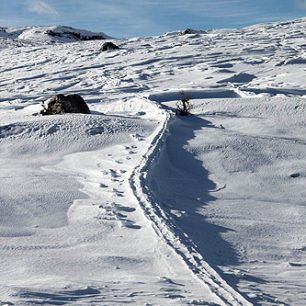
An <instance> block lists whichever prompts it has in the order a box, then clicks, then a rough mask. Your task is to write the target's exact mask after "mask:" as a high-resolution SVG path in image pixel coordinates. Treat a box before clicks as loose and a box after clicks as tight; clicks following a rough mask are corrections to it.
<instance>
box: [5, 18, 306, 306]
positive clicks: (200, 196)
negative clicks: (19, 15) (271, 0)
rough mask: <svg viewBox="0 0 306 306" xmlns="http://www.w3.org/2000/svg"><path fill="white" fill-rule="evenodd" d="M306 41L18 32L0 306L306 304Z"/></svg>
mask: <svg viewBox="0 0 306 306" xmlns="http://www.w3.org/2000/svg"><path fill="white" fill-rule="evenodd" d="M46 31H53V32H55V33H59V35H55V36H52V35H51V36H50V35H46ZM305 31H306V20H305V19H299V20H296V21H288V22H282V23H274V24H260V25H255V26H252V27H248V28H245V29H241V30H236V29H233V30H231V29H224V30H211V31H208V32H201V31H193V32H192V33H190V34H187V35H181V33H180V32H177V33H176V32H173V33H167V34H165V35H162V36H159V37H147V38H133V39H129V40H120V41H118V42H119V44H120V49H119V50H116V51H110V52H100V51H99V49H100V47H101V46H100V44H101V42H100V41H99V40H98V41H80V40H82V39H81V38H82V37H83V38H86V37H94V36H97V34H99V33H91V32H87V31H81V30H76V29H71V28H69V27H47V28H46V27H44V28H42V27H29V28H26V29H6V28H0V72H1V73H0V85H1V86H0V167H1V174H0V175H1V184H0V258H1V261H0V271H1V279H0V304H1V305H35V304H43V305H64V304H68V305H69V304H71V305H124V304H127V303H130V304H132V305H252V304H253V305H304V304H306V295H305V289H304V288H305V268H306V224H305V216H306V209H305V207H306V206H305V197H306V194H305V183H306V170H305V169H306V162H305V156H306V149H305V148H306V146H305V144H306V136H305V135H306V128H305V120H306V115H305V111H306V99H305V97H306V88H305V69H306V66H305V53H306V50H305V49H306V45H305ZM68 32H73V33H79V34H77V35H72V34H71V33H70V34H69V33H68ZM67 33H68V34H67ZM100 34H101V33H100ZM100 34H99V35H100ZM102 34H103V36H105V37H107V36H106V35H105V34H104V33H102ZM77 38H80V39H77ZM85 40H86V39H85ZM59 93H62V94H80V95H81V96H82V97H83V98H84V99H85V101H86V102H87V103H88V105H89V108H90V109H91V111H92V114H91V115H82V114H66V115H58V116H44V117H42V116H40V115H39V111H40V110H41V103H42V102H44V101H46V100H47V99H49V98H50V97H51V96H53V95H55V94H59ZM182 97H186V98H189V99H190V103H191V105H192V110H191V113H192V115H191V116H187V117H178V116H176V115H175V108H176V103H177V101H178V100H180V99H181V98H182Z"/></svg>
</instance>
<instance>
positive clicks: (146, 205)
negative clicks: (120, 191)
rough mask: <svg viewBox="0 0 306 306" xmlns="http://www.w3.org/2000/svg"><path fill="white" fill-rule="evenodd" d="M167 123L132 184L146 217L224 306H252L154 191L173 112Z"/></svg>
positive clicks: (165, 117) (136, 172)
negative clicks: (155, 173)
mask: <svg viewBox="0 0 306 306" xmlns="http://www.w3.org/2000/svg"><path fill="white" fill-rule="evenodd" d="M163 120H164V121H163V124H162V125H161V127H160V128H159V129H158V130H157V132H156V135H155V137H154V139H153V141H152V143H151V146H150V148H149V149H148V151H147V153H146V154H145V155H144V156H143V159H142V161H141V162H140V164H139V165H138V166H137V167H136V168H135V169H134V171H133V172H132V174H131V176H130V178H129V182H130V186H131V188H132V190H133V193H134V195H135V197H136V198H137V200H138V202H139V205H140V206H141V208H142V209H143V211H144V214H145V216H146V217H147V218H148V219H149V220H150V221H151V222H152V226H153V229H154V230H155V232H156V234H157V235H158V236H159V237H160V238H161V239H162V240H163V241H165V243H166V244H167V245H168V246H169V247H170V248H172V250H173V251H174V252H175V253H176V254H177V256H179V257H180V258H181V259H182V260H183V261H184V263H185V264H186V266H187V267H188V268H189V270H190V271H191V272H192V274H193V275H194V277H196V278H198V279H199V280H200V281H201V282H202V283H203V285H204V286H206V287H208V288H209V289H210V291H211V292H212V293H213V294H215V295H216V296H217V297H218V298H219V299H220V301H221V302H222V303H224V305H252V304H251V303H250V302H248V301H247V300H246V299H245V298H244V297H243V296H242V295H241V294H240V293H238V292H237V291H235V290H234V289H233V288H232V287H231V286H229V285H228V284H227V283H226V282H225V280H224V279H222V278H221V277H220V275H219V274H218V273H217V272H216V271H215V270H214V269H213V268H212V267H211V266H209V264H208V263H207V262H206V261H205V259H204V258H203V257H202V255H201V254H200V253H199V252H198V251H197V247H196V245H195V244H194V243H193V242H192V240H191V239H189V237H188V236H187V235H186V233H184V232H182V231H181V230H180V229H179V228H177V227H176V226H175V225H174V224H173V223H172V222H171V218H169V217H168V216H167V213H166V212H165V211H164V210H163V209H162V208H161V207H160V205H159V203H158V201H157V200H156V198H155V197H154V195H153V193H152V192H151V190H152V188H151V186H150V179H149V177H150V168H151V167H152V165H153V164H154V163H158V158H159V155H160V153H161V150H162V147H163V144H164V142H165V139H166V138H167V137H168V132H167V129H168V126H169V124H171V115H170V113H169V111H167V110H165V111H164V119H163Z"/></svg>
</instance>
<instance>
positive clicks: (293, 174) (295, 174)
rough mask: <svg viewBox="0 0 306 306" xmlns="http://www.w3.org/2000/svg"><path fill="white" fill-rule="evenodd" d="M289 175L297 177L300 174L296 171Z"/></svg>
mask: <svg viewBox="0 0 306 306" xmlns="http://www.w3.org/2000/svg"><path fill="white" fill-rule="evenodd" d="M290 177H292V178H297V177H300V174H299V173H298V172H296V173H292V174H291V175H290Z"/></svg>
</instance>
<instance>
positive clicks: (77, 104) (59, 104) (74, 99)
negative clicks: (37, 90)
mask: <svg viewBox="0 0 306 306" xmlns="http://www.w3.org/2000/svg"><path fill="white" fill-rule="evenodd" d="M43 107H44V109H43V110H42V111H41V112H40V113H41V114H42V115H59V114H65V113H81V114H90V110H89V108H88V106H87V104H86V102H85V101H84V99H83V98H82V97H81V96H79V95H67V96H65V95H56V96H54V97H53V98H51V99H50V100H49V101H48V103H47V106H45V105H43Z"/></svg>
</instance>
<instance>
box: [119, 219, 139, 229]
mask: <svg viewBox="0 0 306 306" xmlns="http://www.w3.org/2000/svg"><path fill="white" fill-rule="evenodd" d="M121 226H122V227H127V228H131V229H141V226H140V225H138V224H136V223H135V222H133V221H131V220H122V221H121Z"/></svg>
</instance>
